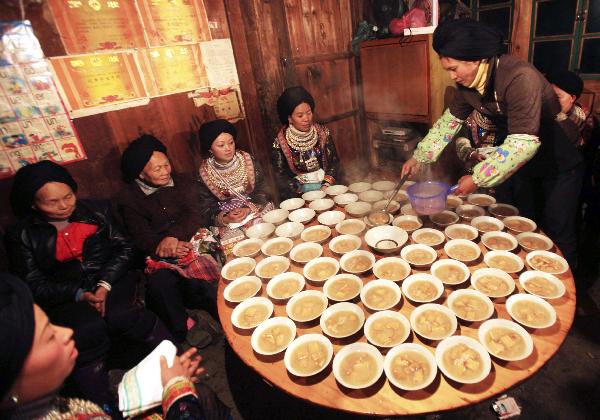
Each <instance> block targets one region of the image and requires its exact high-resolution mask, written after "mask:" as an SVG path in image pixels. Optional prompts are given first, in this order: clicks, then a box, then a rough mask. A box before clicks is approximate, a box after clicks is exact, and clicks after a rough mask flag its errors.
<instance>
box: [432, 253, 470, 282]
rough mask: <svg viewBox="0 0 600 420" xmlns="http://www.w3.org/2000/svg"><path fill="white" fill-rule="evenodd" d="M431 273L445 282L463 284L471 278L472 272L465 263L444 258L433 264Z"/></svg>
mask: <svg viewBox="0 0 600 420" xmlns="http://www.w3.org/2000/svg"><path fill="white" fill-rule="evenodd" d="M430 272H431V274H432V275H433V276H434V277H437V278H438V279H440V280H441V282H442V283H444V284H450V285H455V284H461V283H464V282H465V281H467V280H468V279H469V276H470V275H471V272H470V271H469V267H467V266H466V264H465V263H463V262H460V261H456V260H451V259H449V258H444V259H441V260H437V261H436V262H434V263H433V264H431V270H430Z"/></svg>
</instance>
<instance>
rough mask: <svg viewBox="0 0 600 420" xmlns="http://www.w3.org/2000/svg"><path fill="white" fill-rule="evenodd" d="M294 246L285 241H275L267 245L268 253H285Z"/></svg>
mask: <svg viewBox="0 0 600 420" xmlns="http://www.w3.org/2000/svg"><path fill="white" fill-rule="evenodd" d="M291 248H292V246H291V245H290V244H287V243H285V242H275V243H274V244H271V245H269V246H268V247H267V249H266V251H267V255H283V254H285V253H286V252H288V251H289V250H290V249H291Z"/></svg>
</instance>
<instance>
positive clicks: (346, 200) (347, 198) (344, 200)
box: [333, 193, 358, 207]
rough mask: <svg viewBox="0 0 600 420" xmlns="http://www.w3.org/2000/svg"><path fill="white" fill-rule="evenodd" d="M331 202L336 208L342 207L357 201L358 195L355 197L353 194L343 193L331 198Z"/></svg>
mask: <svg viewBox="0 0 600 420" xmlns="http://www.w3.org/2000/svg"><path fill="white" fill-rule="evenodd" d="M333 201H334V202H335V204H337V205H338V206H342V207H344V206H346V205H347V204H350V203H354V202H355V201H358V195H356V194H354V193H344V194H340V195H336V196H335V197H333Z"/></svg>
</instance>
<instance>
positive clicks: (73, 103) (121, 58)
mask: <svg viewBox="0 0 600 420" xmlns="http://www.w3.org/2000/svg"><path fill="white" fill-rule="evenodd" d="M50 61H51V63H52V67H53V69H54V74H55V75H56V79H57V80H58V82H59V88H60V90H61V92H62V94H63V95H62V96H63V98H64V99H65V102H66V104H67V108H68V109H69V112H70V113H71V116H73V117H82V116H86V115H92V114H97V113H100V112H107V111H113V110H117V109H123V108H128V107H131V106H138V105H145V104H147V103H148V102H149V100H148V98H147V95H146V90H145V87H144V83H143V80H142V75H141V72H140V69H139V66H138V63H137V59H136V55H135V54H134V52H133V51H120V52H114V53H104V54H87V55H71V56H66V57H52V58H51V59H50Z"/></svg>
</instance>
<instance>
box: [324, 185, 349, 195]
mask: <svg viewBox="0 0 600 420" xmlns="http://www.w3.org/2000/svg"><path fill="white" fill-rule="evenodd" d="M347 191H348V187H347V186H345V185H339V184H338V185H330V186H329V187H327V188H325V194H327V195H329V196H332V197H335V196H338V195H340V194H344V193H346V192H347Z"/></svg>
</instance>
